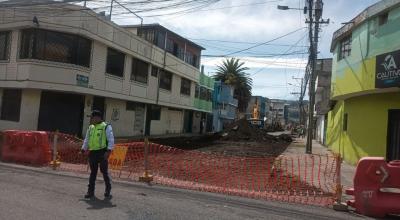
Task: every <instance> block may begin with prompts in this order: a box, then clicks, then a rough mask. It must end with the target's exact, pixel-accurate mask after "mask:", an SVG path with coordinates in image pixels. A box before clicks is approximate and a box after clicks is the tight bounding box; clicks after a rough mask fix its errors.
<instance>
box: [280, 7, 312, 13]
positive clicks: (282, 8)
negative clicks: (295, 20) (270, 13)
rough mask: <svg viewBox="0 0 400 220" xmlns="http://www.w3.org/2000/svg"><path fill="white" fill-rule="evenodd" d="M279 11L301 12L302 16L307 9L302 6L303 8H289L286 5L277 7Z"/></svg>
mask: <svg viewBox="0 0 400 220" xmlns="http://www.w3.org/2000/svg"><path fill="white" fill-rule="evenodd" d="M278 9H279V10H289V9H290V10H303V12H304V14H307V11H308V8H307V6H304V8H289V6H286V5H278Z"/></svg>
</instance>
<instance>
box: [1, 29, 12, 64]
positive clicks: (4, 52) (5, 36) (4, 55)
mask: <svg viewBox="0 0 400 220" xmlns="http://www.w3.org/2000/svg"><path fill="white" fill-rule="evenodd" d="M9 45H10V32H8V31H7V32H0V60H8V52H9Z"/></svg>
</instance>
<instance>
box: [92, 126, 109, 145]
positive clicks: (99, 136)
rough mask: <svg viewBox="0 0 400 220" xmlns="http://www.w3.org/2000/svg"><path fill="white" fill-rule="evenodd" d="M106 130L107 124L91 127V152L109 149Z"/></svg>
mask: <svg viewBox="0 0 400 220" xmlns="http://www.w3.org/2000/svg"><path fill="white" fill-rule="evenodd" d="M106 128H107V123H105V122H102V123H99V124H96V125H90V126H89V129H88V132H89V141H88V142H89V150H101V149H104V148H106V147H107V136H106Z"/></svg>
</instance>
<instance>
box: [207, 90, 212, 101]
mask: <svg viewBox="0 0 400 220" xmlns="http://www.w3.org/2000/svg"><path fill="white" fill-rule="evenodd" d="M207 101H209V102H211V101H212V90H210V89H207Z"/></svg>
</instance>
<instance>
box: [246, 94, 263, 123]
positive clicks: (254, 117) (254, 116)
mask: <svg viewBox="0 0 400 220" xmlns="http://www.w3.org/2000/svg"><path fill="white" fill-rule="evenodd" d="M248 121H249V123H250V124H252V125H255V126H257V127H259V128H263V127H264V120H263V119H260V105H259V103H258V98H256V101H255V103H254V105H253V111H252V113H251V117H250V119H248Z"/></svg>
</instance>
